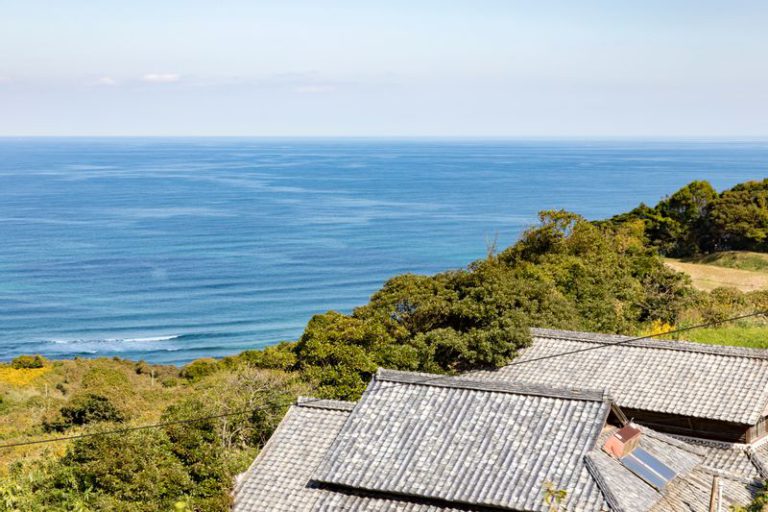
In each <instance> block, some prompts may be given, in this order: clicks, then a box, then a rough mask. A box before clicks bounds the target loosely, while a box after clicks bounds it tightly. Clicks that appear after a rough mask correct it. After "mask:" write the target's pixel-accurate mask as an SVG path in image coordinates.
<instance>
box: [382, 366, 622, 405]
mask: <svg viewBox="0 0 768 512" xmlns="http://www.w3.org/2000/svg"><path fill="white" fill-rule="evenodd" d="M376 380H378V381H382V382H395V383H400V384H413V385H423V386H436V387H443V388H456V389H471V390H475V391H488V392H492V393H509V394H514V395H533V396H542V397H550V398H561V399H565V400H584V401H588V402H606V401H610V400H611V397H610V396H609V395H608V393H606V392H605V391H604V390H598V389H569V388H556V387H552V386H542V385H537V384H527V383H524V382H506V381H489V380H472V379H467V378H465V377H450V376H447V375H436V374H433V373H417V372H403V371H399V370H387V369H384V368H379V370H378V371H377V372H376Z"/></svg>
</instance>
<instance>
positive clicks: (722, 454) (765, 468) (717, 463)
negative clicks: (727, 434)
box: [675, 436, 768, 481]
mask: <svg viewBox="0 0 768 512" xmlns="http://www.w3.org/2000/svg"><path fill="white" fill-rule="evenodd" d="M675 437H676V438H679V439H681V440H682V441H684V442H686V443H688V444H690V445H693V446H696V447H697V448H698V449H699V450H702V453H703V454H704V465H705V466H708V467H710V468H714V469H717V470H719V471H721V472H725V473H729V474H731V475H734V476H737V477H739V478H742V479H745V480H754V481H758V480H764V479H766V478H768V465H767V464H768V460H765V455H764V454H762V453H760V452H758V450H755V449H754V448H753V447H752V446H750V445H748V444H741V443H724V442H721V441H711V440H707V439H697V438H694V437H686V436H675Z"/></svg>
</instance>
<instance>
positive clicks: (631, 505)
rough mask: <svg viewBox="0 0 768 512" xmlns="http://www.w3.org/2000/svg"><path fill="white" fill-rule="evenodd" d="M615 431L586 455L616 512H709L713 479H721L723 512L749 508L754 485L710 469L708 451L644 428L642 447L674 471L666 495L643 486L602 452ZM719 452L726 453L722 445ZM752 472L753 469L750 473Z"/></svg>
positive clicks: (606, 435)
mask: <svg viewBox="0 0 768 512" xmlns="http://www.w3.org/2000/svg"><path fill="white" fill-rule="evenodd" d="M613 431H614V430H613V429H607V430H606V431H604V432H603V434H602V436H601V438H600V440H599V441H598V444H597V446H596V447H595V449H594V450H593V451H592V452H590V453H589V454H588V455H587V458H588V461H589V462H588V463H589V467H590V469H591V471H592V473H593V476H594V478H595V479H596V480H597V481H598V482H600V487H601V489H602V490H603V492H604V493H605V495H606V498H607V500H608V502H609V503H610V506H611V509H612V510H613V511H614V512H643V511H651V512H678V511H679V512H683V511H684V512H691V511H698V510H701V511H706V510H709V499H710V493H711V490H712V478H713V476H715V475H718V476H720V478H721V486H722V489H723V501H722V507H721V510H729V508H730V506H731V505H745V504H747V503H749V502H750V501H751V499H752V497H753V495H754V493H755V491H756V490H757V486H756V482H755V481H754V480H750V479H745V478H742V477H741V476H739V475H736V474H729V473H727V472H725V471H722V470H721V469H722V468H720V467H717V468H716V469H715V468H709V467H708V466H707V465H706V464H705V463H704V461H705V460H706V459H707V457H708V455H709V453H708V449H709V448H711V446H706V447H705V446H696V445H691V444H688V443H685V442H682V441H680V440H678V439H676V438H673V437H671V436H667V435H664V434H660V433H657V432H654V431H653V430H650V429H647V428H642V431H643V437H642V438H641V440H640V447H641V448H644V449H645V450H646V451H648V452H649V453H651V454H653V455H654V456H655V457H656V458H657V459H658V460H660V461H661V462H663V463H664V464H665V465H667V466H668V467H670V468H671V469H673V470H674V471H675V473H676V474H677V476H676V477H675V478H674V479H672V480H671V481H670V482H669V483H668V484H667V487H666V488H665V489H664V492H663V493H662V492H660V491H657V490H656V489H654V488H652V487H650V486H649V485H647V484H646V483H645V482H644V481H643V480H642V479H640V478H639V477H637V476H636V475H635V474H633V473H632V472H630V471H629V470H628V469H627V468H625V467H624V466H622V465H621V464H620V463H619V461H617V460H616V459H613V458H612V457H610V456H608V455H607V454H606V453H605V452H603V451H602V450H601V449H600V446H601V445H602V443H603V442H604V440H605V439H606V438H607V437H608V436H609V435H611V434H612V433H613ZM721 448H726V447H725V446H724V445H723V446H722V447H721ZM753 469H754V467H752V470H753Z"/></svg>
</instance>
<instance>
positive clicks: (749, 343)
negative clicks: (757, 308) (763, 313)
mask: <svg viewBox="0 0 768 512" xmlns="http://www.w3.org/2000/svg"><path fill="white" fill-rule="evenodd" d="M682 336H684V337H685V339H686V340H687V341H695V342H698V343H706V344H708V345H731V346H735V347H747V348H765V349H768V326H767V325H756V324H742V325H739V324H737V325H723V326H721V327H712V328H709V329H695V330H692V331H688V332H686V333H684V334H683V335H682Z"/></svg>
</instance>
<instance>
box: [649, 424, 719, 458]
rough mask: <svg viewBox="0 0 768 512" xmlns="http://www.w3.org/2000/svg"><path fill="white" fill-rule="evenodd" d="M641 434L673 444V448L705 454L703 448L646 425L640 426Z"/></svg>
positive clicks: (695, 453) (700, 454)
mask: <svg viewBox="0 0 768 512" xmlns="http://www.w3.org/2000/svg"><path fill="white" fill-rule="evenodd" d="M640 427H641V429H642V431H643V434H645V435H647V436H648V437H652V438H654V439H658V440H659V441H661V442H663V443H667V444H668V445H670V446H674V447H675V448H679V449H681V450H685V451H687V452H690V453H693V454H694V455H699V456H702V457H704V456H705V455H706V452H705V451H704V449H703V448H700V447H698V446H694V445H692V444H689V443H686V442H685V441H682V440H680V439H677V438H676V437H674V436H670V435H667V434H662V433H661V432H657V431H655V430H652V429H650V428H648V427H644V426H642V425H641V426H640Z"/></svg>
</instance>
